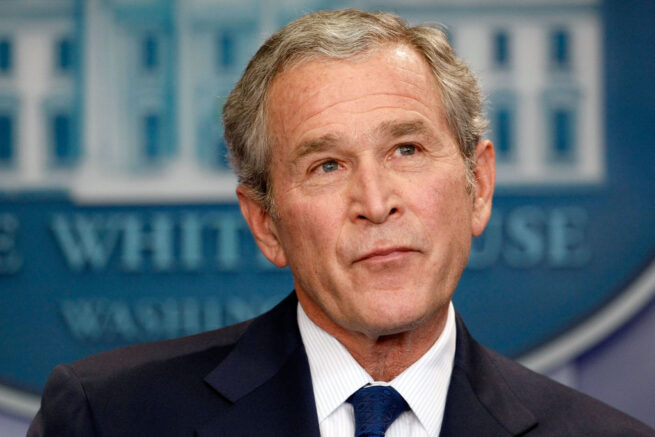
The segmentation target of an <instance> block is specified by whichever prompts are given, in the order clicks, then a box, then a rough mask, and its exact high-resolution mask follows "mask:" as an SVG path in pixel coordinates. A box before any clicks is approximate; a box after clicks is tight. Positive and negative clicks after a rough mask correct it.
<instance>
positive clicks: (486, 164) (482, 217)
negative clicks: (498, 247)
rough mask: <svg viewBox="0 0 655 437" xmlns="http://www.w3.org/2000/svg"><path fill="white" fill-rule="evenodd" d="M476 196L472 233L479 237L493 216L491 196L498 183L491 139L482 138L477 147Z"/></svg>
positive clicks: (475, 157)
mask: <svg viewBox="0 0 655 437" xmlns="http://www.w3.org/2000/svg"><path fill="white" fill-rule="evenodd" d="M474 159H475V172H474V173H473V174H474V178H475V197H474V199H473V217H472V223H471V233H472V234H473V235H474V236H475V237H477V236H479V235H480V234H482V231H484V228H485V226H487V222H488V221H489V217H491V198H492V197H493V194H494V186H495V184H496V160H495V152H494V145H493V143H492V142H491V141H489V140H481V141H480V142H479V143H478V145H477V146H476V148H475V156H474Z"/></svg>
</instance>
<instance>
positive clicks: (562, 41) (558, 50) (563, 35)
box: [550, 29, 571, 69]
mask: <svg viewBox="0 0 655 437" xmlns="http://www.w3.org/2000/svg"><path fill="white" fill-rule="evenodd" d="M550 60H551V63H552V64H553V65H554V66H555V67H556V68H558V69H566V68H569V67H570V64H571V36H570V34H569V32H568V31H567V30H565V29H557V30H555V31H553V33H552V35H551V39H550Z"/></svg>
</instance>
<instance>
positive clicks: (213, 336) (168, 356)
mask: <svg viewBox="0 0 655 437" xmlns="http://www.w3.org/2000/svg"><path fill="white" fill-rule="evenodd" d="M251 322H252V321H250V320H249V321H246V322H242V323H239V324H236V325H232V326H228V327H225V328H222V329H217V330H214V331H208V332H203V333H201V334H196V335H191V336H187V337H181V338H176V339H172V340H162V341H155V342H149V343H141V344H135V345H131V346H125V347H121V348H118V349H114V350H110V351H107V352H102V353H99V354H96V355H91V356H89V357H87V358H84V359H82V360H80V361H76V362H74V363H72V364H70V365H69V367H70V369H71V370H72V371H73V372H74V373H75V374H76V375H77V376H78V377H79V378H82V379H88V378H103V377H106V376H108V375H116V374H121V373H127V372H138V371H139V369H143V368H150V369H151V368H153V367H165V366H167V365H174V363H186V362H187V361H197V360H201V359H202V357H203V356H212V357H213V359H212V362H213V363H214V365H215V364H216V360H220V358H221V357H223V356H225V355H226V354H227V353H229V351H230V350H231V349H232V348H233V347H234V345H235V344H236V342H237V341H238V340H239V338H240V337H241V336H242V335H243V333H244V332H245V331H246V330H247V328H248V326H249V325H250V324H251Z"/></svg>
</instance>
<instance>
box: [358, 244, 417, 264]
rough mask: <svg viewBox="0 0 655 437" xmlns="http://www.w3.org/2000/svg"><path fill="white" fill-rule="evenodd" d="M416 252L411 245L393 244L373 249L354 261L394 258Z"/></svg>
mask: <svg viewBox="0 0 655 437" xmlns="http://www.w3.org/2000/svg"><path fill="white" fill-rule="evenodd" d="M411 252H416V250H414V249H412V248H411V247H405V246H395V247H385V248H381V249H375V250H372V251H370V252H367V253H365V254H364V255H362V256H360V257H359V258H357V259H355V261H354V262H355V263H357V262H362V261H387V260H393V259H396V258H400V257H403V256H405V255H407V254H408V253H411Z"/></svg>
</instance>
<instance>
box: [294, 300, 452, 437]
mask: <svg viewBox="0 0 655 437" xmlns="http://www.w3.org/2000/svg"><path fill="white" fill-rule="evenodd" d="M297 313H298V314H297V317H298V327H299V329H300V335H301V337H302V340H303V344H304V345H305V351H306V352H307V359H308V361H309V368H310V372H311V378H312V384H313V388H314V398H315V401H316V412H317V414H318V421H319V423H321V422H322V421H323V420H325V419H326V418H327V417H328V416H329V415H330V414H332V413H333V412H334V410H336V409H337V408H338V407H339V406H341V405H342V404H343V403H344V402H346V400H347V399H348V398H349V397H350V395H351V394H353V393H354V392H355V391H357V390H358V389H359V388H361V387H363V386H364V385H367V384H373V383H375V384H379V383H378V382H375V381H373V379H372V378H371V376H370V375H369V374H368V373H367V372H366V371H365V370H364V369H363V368H362V366H360V365H359V363H357V361H355V359H354V358H353V357H352V356H351V355H350V353H349V352H348V350H347V349H346V348H345V347H344V346H343V345H342V344H341V343H340V342H339V341H338V340H337V339H336V338H334V337H333V336H331V335H330V334H328V333H327V332H325V331H324V330H323V329H321V328H320V327H319V326H317V325H316V324H315V323H314V322H313V321H312V320H310V318H309V317H308V316H307V314H305V311H304V310H303V308H302V306H301V305H300V304H298V310H297ZM455 344H456V329H455V311H454V309H453V305H452V303H450V304H449V307H448V316H447V319H446V324H445V326H444V329H443V332H442V333H441V335H440V336H439V338H438V339H437V341H436V342H435V343H434V344H433V345H432V346H431V347H430V349H428V351H427V352H426V353H425V354H424V355H423V356H422V357H421V358H419V359H418V360H417V361H416V362H415V363H414V364H412V365H411V366H410V367H408V368H407V369H405V371H404V372H402V373H401V374H400V375H398V376H397V377H396V378H394V379H393V380H392V381H391V382H390V383H389V384H388V385H391V386H392V387H394V388H395V389H396V390H397V391H398V392H399V393H400V394H401V395H402V396H403V398H405V400H406V401H407V404H408V405H409V406H410V408H411V410H412V412H413V413H414V414H415V415H416V417H417V418H418V420H419V422H420V423H421V424H422V425H423V427H424V428H425V430H426V431H427V432H428V435H438V434H439V431H440V429H441V422H442V420H443V413H444V409H445V405H446V395H447V394H448V386H449V384H450V375H451V373H452V369H453V361H454V359H455ZM382 384H383V385H386V383H382Z"/></svg>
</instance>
